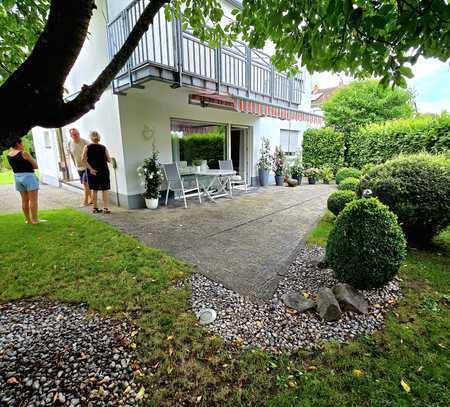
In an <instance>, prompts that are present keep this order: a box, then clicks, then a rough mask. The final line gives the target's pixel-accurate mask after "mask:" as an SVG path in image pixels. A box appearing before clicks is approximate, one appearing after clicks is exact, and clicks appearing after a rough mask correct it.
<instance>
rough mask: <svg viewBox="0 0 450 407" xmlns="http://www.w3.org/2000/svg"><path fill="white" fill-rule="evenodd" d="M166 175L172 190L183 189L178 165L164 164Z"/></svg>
mask: <svg viewBox="0 0 450 407" xmlns="http://www.w3.org/2000/svg"><path fill="white" fill-rule="evenodd" d="M163 169H164V175H165V176H166V180H167V182H168V183H169V184H170V188H171V189H182V183H181V176H180V171H179V170H178V165H177V164H163Z"/></svg>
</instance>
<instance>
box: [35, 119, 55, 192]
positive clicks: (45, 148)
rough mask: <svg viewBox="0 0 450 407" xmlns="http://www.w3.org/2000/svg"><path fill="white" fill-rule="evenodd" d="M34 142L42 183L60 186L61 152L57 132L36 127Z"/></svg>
mask: <svg viewBox="0 0 450 407" xmlns="http://www.w3.org/2000/svg"><path fill="white" fill-rule="evenodd" d="M33 142H34V149H35V152H36V158H37V162H38V166H39V174H40V179H41V181H42V182H44V183H45V184H49V185H53V186H59V166H58V154H59V150H58V143H57V141H56V135H55V130H53V129H43V128H42V127H35V128H34V129H33Z"/></svg>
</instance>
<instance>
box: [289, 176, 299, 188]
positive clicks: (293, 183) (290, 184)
mask: <svg viewBox="0 0 450 407" xmlns="http://www.w3.org/2000/svg"><path fill="white" fill-rule="evenodd" d="M287 184H288V186H289V187H296V186H297V185H298V181H297V180H296V179H294V178H288V180H287Z"/></svg>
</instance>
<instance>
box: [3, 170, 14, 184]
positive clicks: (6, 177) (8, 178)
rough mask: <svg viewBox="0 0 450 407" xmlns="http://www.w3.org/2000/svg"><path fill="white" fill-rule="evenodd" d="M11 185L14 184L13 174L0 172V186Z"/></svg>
mask: <svg viewBox="0 0 450 407" xmlns="http://www.w3.org/2000/svg"><path fill="white" fill-rule="evenodd" d="M12 183H14V175H13V172H12V171H2V170H0V185H7V184H12Z"/></svg>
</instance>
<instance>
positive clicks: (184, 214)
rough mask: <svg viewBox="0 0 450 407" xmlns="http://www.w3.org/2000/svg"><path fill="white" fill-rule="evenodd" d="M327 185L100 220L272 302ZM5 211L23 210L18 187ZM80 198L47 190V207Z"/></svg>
mask: <svg viewBox="0 0 450 407" xmlns="http://www.w3.org/2000/svg"><path fill="white" fill-rule="evenodd" d="M333 189H334V187H333V186H329V185H306V184H303V185H301V186H300V187H297V188H287V187H275V186H270V187H267V188H260V189H257V190H253V191H251V192H249V193H247V194H244V193H242V194H240V195H239V196H235V197H234V199H232V200H230V199H226V198H224V199H218V200H217V203H216V204H214V203H211V202H207V203H204V204H202V205H199V204H198V200H196V199H195V198H191V199H189V200H188V204H189V208H188V209H184V208H183V207H182V203H181V202H176V203H175V204H173V205H172V206H169V207H168V208H165V207H162V208H160V209H158V210H157V211H150V210H145V209H143V210H123V209H119V208H115V209H114V213H113V214H112V215H111V216H105V215H100V216H98V218H99V219H102V220H106V221H107V222H109V223H110V224H112V225H113V226H115V227H117V228H118V229H120V230H122V231H123V232H125V233H127V234H130V235H132V236H135V237H136V238H138V239H139V240H141V241H142V242H144V243H145V244H146V245H148V246H151V247H157V248H160V249H162V250H165V251H167V252H169V253H170V254H172V255H174V256H176V257H178V258H179V259H181V260H184V261H186V262H187V263H189V264H191V265H193V266H196V267H197V269H198V271H199V272H201V273H202V274H204V275H206V276H207V277H209V278H211V279H213V280H216V281H218V282H221V283H222V284H223V285H225V286H226V287H228V288H231V289H232V290H234V291H237V292H238V293H240V294H242V295H245V296H249V297H251V298H253V299H262V300H264V299H268V298H270V297H271V296H272V294H273V292H274V291H275V289H276V287H277V284H278V280H279V279H280V278H281V275H282V274H283V272H284V271H285V270H286V268H287V266H288V265H289V264H290V262H291V261H292V259H293V256H294V255H295V252H296V249H297V247H298V246H299V245H301V244H302V243H303V241H304V239H305V238H306V235H307V233H308V232H309V231H310V230H311V228H312V227H313V226H314V225H315V224H316V222H318V220H319V218H320V216H321V214H322V213H323V211H324V209H325V206H326V199H327V197H328V195H329V194H330V193H331V192H332V190H333ZM0 196H1V199H0V212H4V211H19V210H20V204H19V197H18V196H16V193H15V192H14V191H13V188H12V186H8V187H5V186H1V189H0ZM79 201H80V196H79V195H78V194H76V193H72V192H70V191H66V190H61V189H57V188H52V187H48V186H44V187H43V188H42V190H41V206H42V207H43V208H48V207H51V208H55V207H63V206H75V207H76V206H78V203H79Z"/></svg>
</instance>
